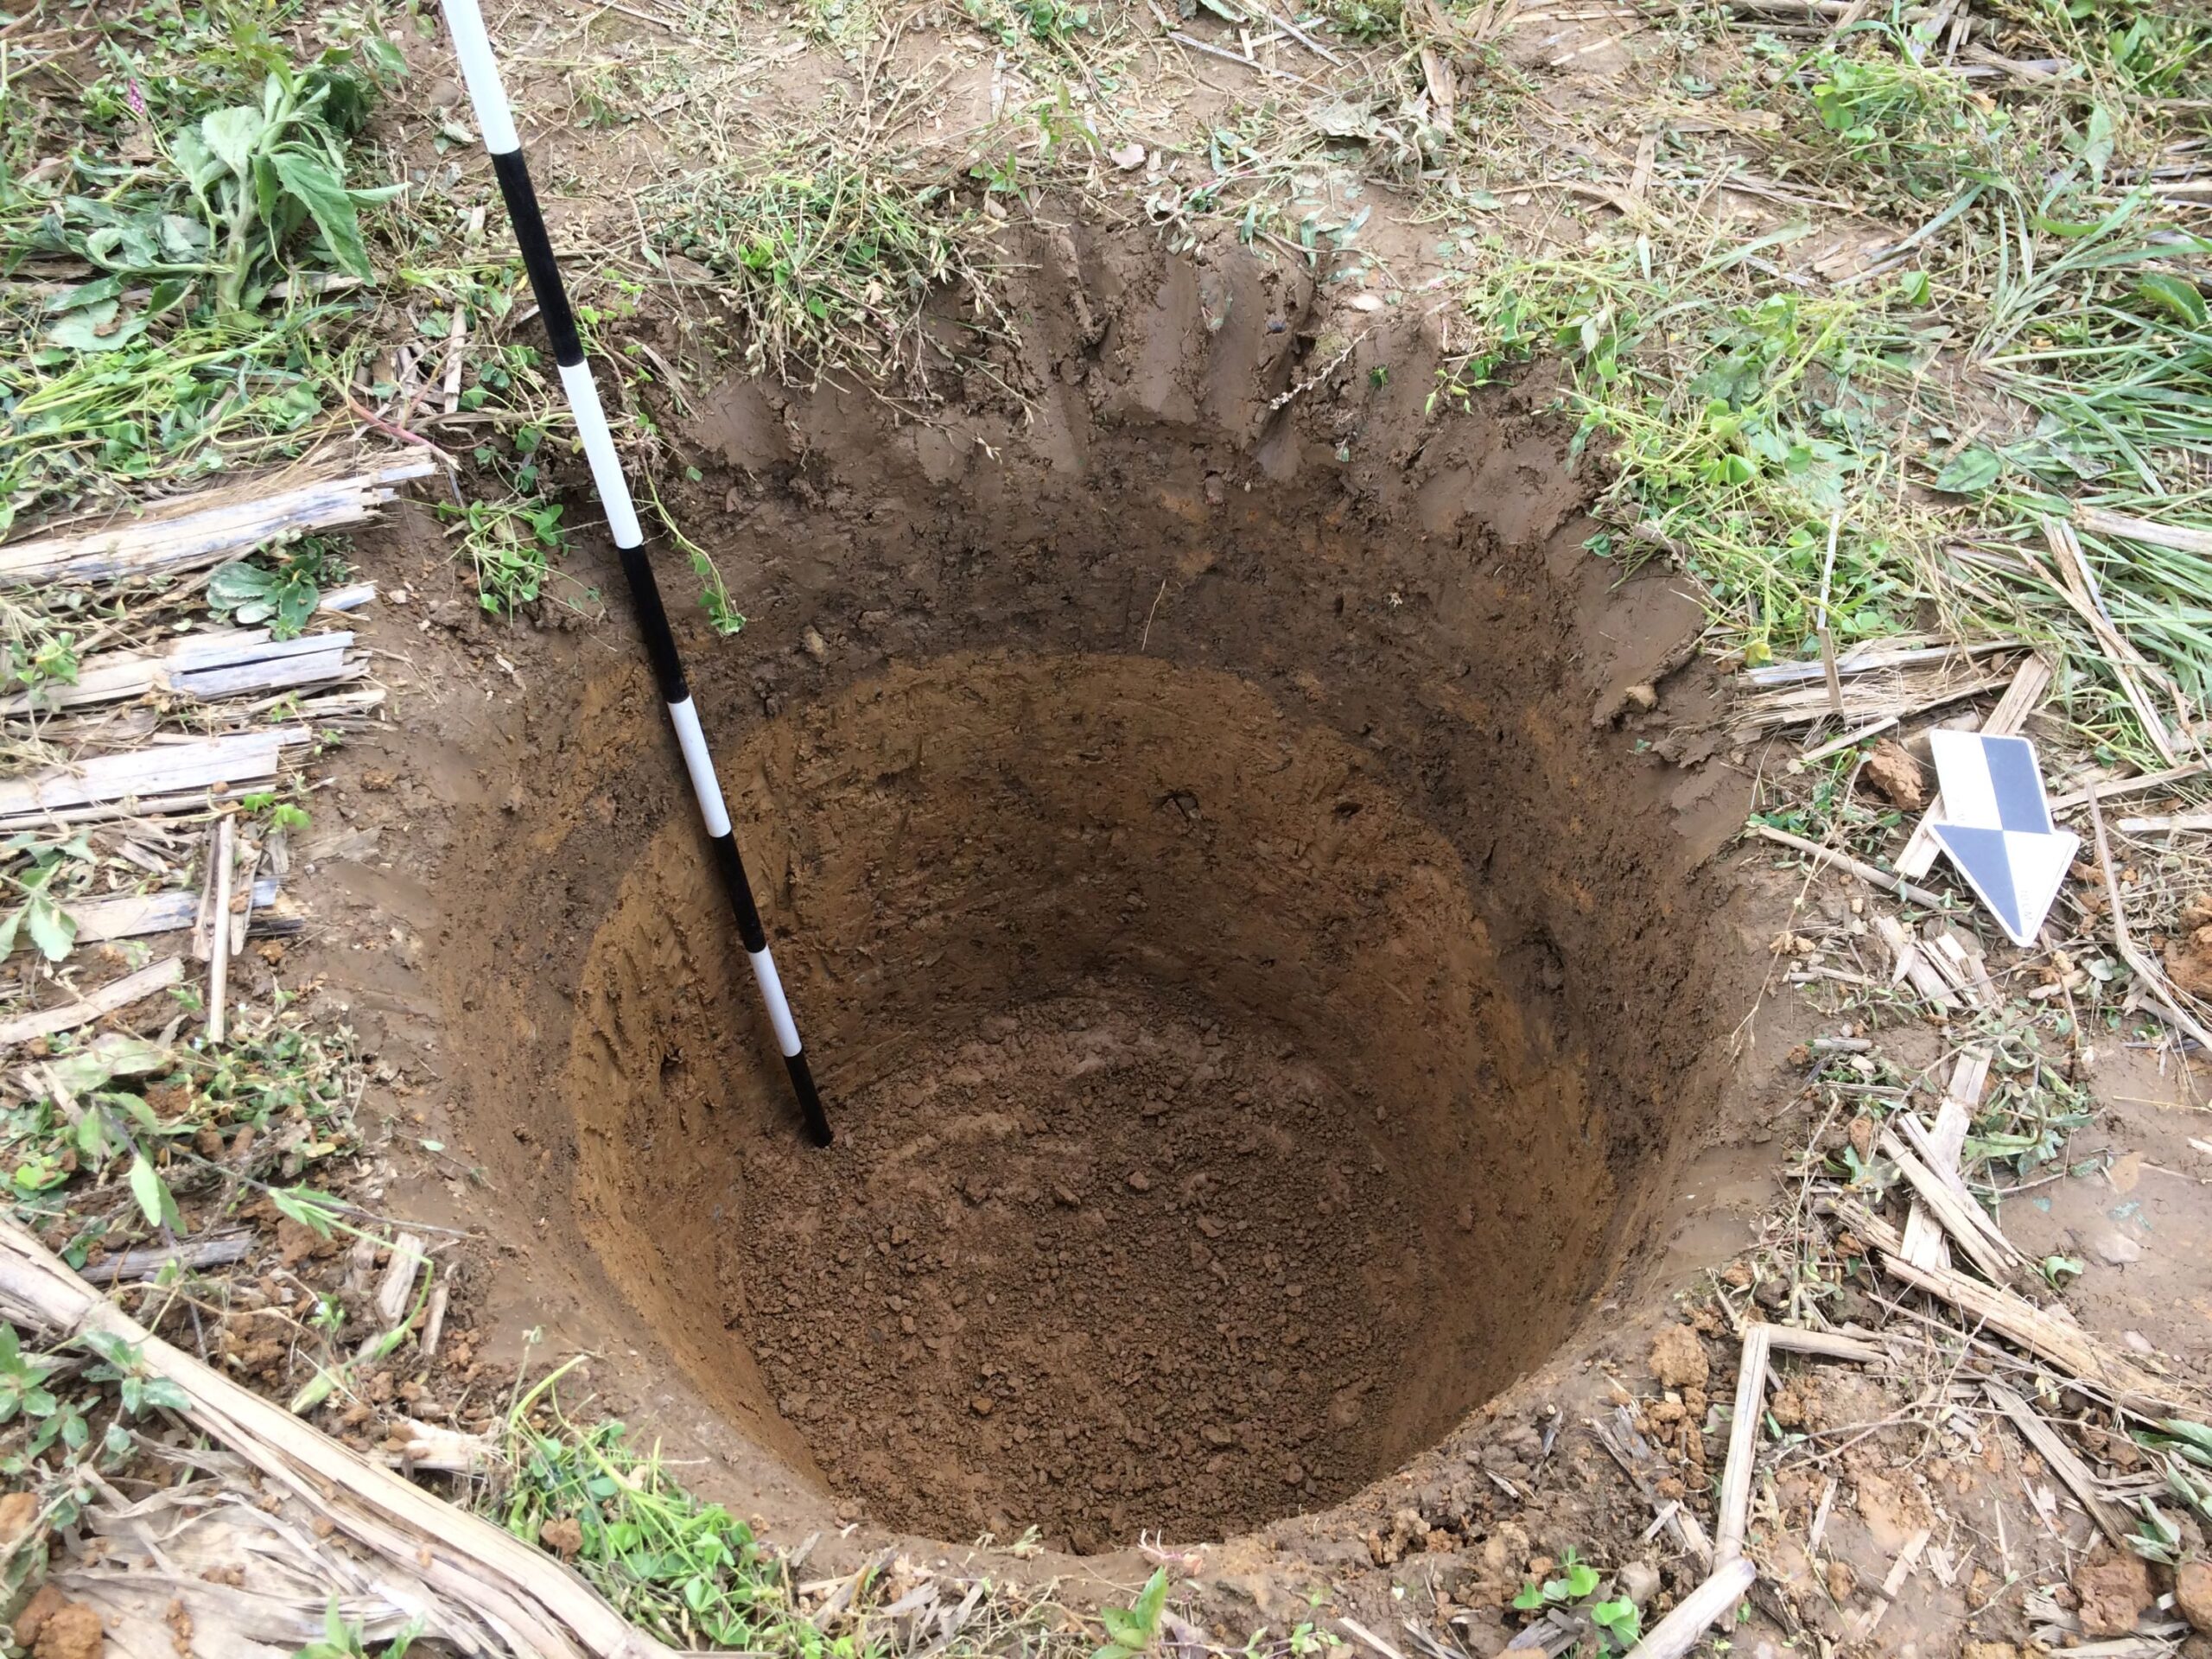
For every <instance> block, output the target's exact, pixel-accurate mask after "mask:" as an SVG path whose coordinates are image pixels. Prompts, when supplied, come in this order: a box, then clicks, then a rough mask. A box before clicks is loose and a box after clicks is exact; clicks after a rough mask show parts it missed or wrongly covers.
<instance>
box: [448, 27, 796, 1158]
mask: <svg viewBox="0 0 2212 1659" xmlns="http://www.w3.org/2000/svg"><path fill="white" fill-rule="evenodd" d="M443 4H444V7H445V14H446V27H447V28H448V29H450V30H451V31H452V32H453V43H454V52H455V54H457V55H458V56H459V57H460V59H461V79H462V80H464V81H465V82H467V86H468V101H469V103H470V104H472V105H474V107H475V110H476V125H477V128H478V130H480V131H481V132H482V133H483V135H484V148H485V149H486V151H488V152H489V153H490V155H491V157H492V170H493V172H494V173H496V174H497V175H499V194H500V195H501V196H502V197H504V198H505V200H506V204H507V217H508V219H510V220H512V222H513V225H514V230H515V240H516V242H517V243H518V244H519V245H520V246H521V248H522V263H523V268H524V270H527V271H528V272H529V273H530V286H531V290H532V291H533V292H534V293H535V294H536V295H537V313H538V315H540V316H541V317H543V319H544V320H545V333H546V334H547V336H548V338H549V339H550V341H551V343H552V346H553V360H554V362H555V363H556V364H557V365H559V366H560V370H561V389H562V390H563V391H564V392H566V393H567V394H568V398H569V412H570V413H572V414H573V415H574V416H575V419H576V430H577V432H578V433H579V434H581V435H582V438H583V442H584V456H585V459H586V460H588V461H589V462H590V463H591V478H592V484H593V486H594V488H596V489H597V490H598V492H599V499H600V505H601V506H602V507H604V508H605V509H606V511H607V527H608V528H609V529H610V530H612V531H613V532H614V545H615V548H616V549H617V550H619V551H620V554H621V556H622V574H623V575H624V576H626V578H628V580H629V583H630V602H631V605H632V607H633V608H634V609H635V610H636V611H637V613H638V631H639V632H640V633H641V634H643V635H644V636H645V655H646V656H647V657H648V658H651V659H652V667H653V678H654V679H655V680H656V681H658V683H659V686H660V695H661V696H662V698H663V700H664V701H665V702H667V704H668V718H669V723H670V724H671V725H672V726H674V727H675V728H676V741H677V743H678V744H679V745H681V746H682V747H683V764H684V766H685V768H686V769H687V770H688V771H689V772H690V774H691V791H692V793H693V794H695V795H696V796H697V797H698V798H699V816H700V817H702V818H703V819H705V820H706V824H707V834H708V836H709V837H711V838H712V840H713V842H714V843H715V861H716V862H717V863H718V864H719V865H720V866H721V874H722V884H723V886H724V887H727V888H728V890H729V902H730V908H731V909H732V910H734V911H735V912H737V936H738V938H739V939H740V940H741V941H742V942H743V944H744V945H745V954H746V956H747V957H748V958H750V959H751V961H752V963H753V978H754V979H755V980H757V981H759V982H760V1000H761V1001H764V1002H766V1004H767V1005H768V1020H769V1023H770V1024H772V1026H774V1027H775V1028H776V1046H777V1047H779V1048H780V1049H781V1050H782V1051H783V1053H784V1066H785V1070H786V1071H789V1072H790V1073H791V1087H792V1088H793V1089H794V1090H797V1091H798V1103H799V1109H800V1110H801V1111H803V1112H804V1114H805V1115H806V1128H807V1133H808V1135H810V1136H811V1137H812V1138H813V1141H814V1143H815V1145H817V1146H819V1147H826V1146H828V1145H829V1116H828V1115H827V1114H826V1113H824V1112H823V1109H822V1096H821V1095H820V1093H819V1092H818V1091H817V1090H816V1089H815V1086H814V1073H813V1072H812V1071H811V1070H810V1069H809V1067H808V1065H807V1063H806V1054H805V1052H804V1050H803V1049H801V1048H800V1046H799V1040H798V1025H797V1023H796V1022H794V1021H793V1020H792V1019H791V1004H790V1003H789V1002H787V1001H785V1000H784V987H783V982H782V981H781V980H780V979H779V978H778V977H777V975H776V959H775V958H774V957H772V956H771V955H770V954H769V952H768V935H767V932H766V930H765V929H763V928H762V927H761V925H760V907H759V906H756V905H755V904H754V903H753V884H752V883H751V882H750V881H748V880H746V876H745V861H744V860H743V859H742V858H741V857H740V856H739V855H738V851H737V837H736V836H734V835H733V834H732V833H731V832H730V824H729V809H728V806H727V805H726V804H724V803H723V800H722V787H721V784H720V783H719V782H718V781H716V779H715V763H714V759H713V757H712V756H710V755H709V753H707V739H706V735H705V734H704V733H702V731H700V729H699V711H698V710H697V709H696V708H694V707H693V706H692V702H691V691H690V687H689V686H687V685H686V684H685V683H684V679H683V658H680V657H679V656H677V651H676V636H675V635H674V634H672V633H671V632H669V628H668V612H667V610H666V608H665V607H664V606H663V605H662V604H661V598H660V584H659V583H658V582H655V581H654V580H653V572H652V565H651V564H649V563H646V560H645V536H644V534H643V533H642V532H641V531H639V528H638V510H637V508H636V506H635V505H633V504H632V501H631V499H630V486H629V485H628V484H627V483H626V481H625V480H624V479H623V477H622V463H621V462H620V461H619V460H617V459H616V458H615V454H614V439H613V435H612V434H611V433H610V432H608V430H607V414H606V411H605V410H602V409H601V407H600V403H599V387H598V385H596V384H595V383H594V381H593V379H592V373H591V365H589V364H588V363H587V362H585V361H584V349H583V346H582V342H581V341H579V340H577V338H576V320H575V314H574V313H573V312H571V311H570V310H569V295H568V290H567V289H564V288H563V286H562V285H561V269H560V267H559V265H557V264H555V263H554V259H553V245H552V243H551V242H550V241H549V240H547V238H546V235H545V219H544V217H543V215H542V214H541V213H539V212H538V211H537V191H535V190H534V189H532V188H531V182H530V168H529V167H528V166H527V165H526V164H525V163H524V161H523V156H522V140H521V139H520V138H519V137H518V136H517V135H516V132H515V118H514V111H512V109H510V108H509V107H508V105H507V93H506V88H505V86H502V85H501V84H500V81H499V63H498V62H497V60H494V59H493V56H492V41H491V38H490V36H488V35H486V33H485V32H484V14H483V13H482V12H481V11H480V10H478V8H477V3H476V0H443Z"/></svg>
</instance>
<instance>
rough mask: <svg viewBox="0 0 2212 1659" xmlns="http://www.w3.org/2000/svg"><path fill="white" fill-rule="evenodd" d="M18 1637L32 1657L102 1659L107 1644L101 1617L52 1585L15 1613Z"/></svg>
mask: <svg viewBox="0 0 2212 1659" xmlns="http://www.w3.org/2000/svg"><path fill="white" fill-rule="evenodd" d="M14 1628H15V1633H16V1642H17V1643H20V1644H21V1645H22V1646H23V1647H24V1648H26V1649H29V1651H30V1654H31V1656H32V1659H99V1655H100V1654H101V1653H102V1652H103V1651H105V1649H106V1647H107V1633H106V1631H105V1630H103V1629H102V1628H101V1626H100V1616H99V1613H97V1612H95V1611H93V1610H92V1608H90V1607H87V1606H86V1605H85V1604H84V1603H83V1602H81V1601H71V1600H70V1599H68V1598H67V1597H66V1596H64V1595H63V1594H62V1593H61V1592H60V1591H59V1590H57V1589H55V1588H54V1586H52V1585H50V1584H42V1585H41V1586H39V1588H38V1593H37V1594H36V1595H35V1596H33V1597H32V1598H31V1599H30V1600H29V1603H27V1604H26V1605H25V1606H24V1608H23V1611H22V1612H20V1613H18V1614H16V1623H15V1627H14Z"/></svg>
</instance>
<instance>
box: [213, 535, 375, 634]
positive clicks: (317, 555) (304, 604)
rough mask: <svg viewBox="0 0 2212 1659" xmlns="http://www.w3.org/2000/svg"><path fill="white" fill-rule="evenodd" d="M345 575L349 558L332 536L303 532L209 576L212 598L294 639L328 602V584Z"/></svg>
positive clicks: (247, 623)
mask: <svg viewBox="0 0 2212 1659" xmlns="http://www.w3.org/2000/svg"><path fill="white" fill-rule="evenodd" d="M345 579H346V565H345V562H344V560H343V559H341V558H340V556H339V555H338V553H337V551H336V550H335V548H334V545H333V543H331V541H330V540H329V539H328V538H327V537H321V536H298V537H293V538H291V539H290V540H289V541H285V542H281V543H277V544H275V545H274V546H272V547H270V548H267V549H264V550H263V551H262V552H260V553H258V554H257V555H256V556H255V557H254V558H252V559H232V560H231V561H230V562H229V563H225V564H219V565H217V566H216V567H215V569H214V570H213V572H212V573H211V574H210V575H209V576H208V579H207V603H208V607H209V608H211V609H212V610H213V612H214V613H215V614H216V615H218V616H220V617H227V618H228V619H229V620H231V621H232V622H235V623H237V624H238V625H239V626H242V627H251V626H255V625H257V624H258V623H263V622H266V623H267V624H268V625H269V632H270V636H271V637H272V638H275V639H296V638H297V637H298V635H299V632H300V630H301V629H302V628H303V627H305V626H307V623H308V619H309V618H310V617H312V616H313V615H314V614H315V607H316V606H318V605H320V604H321V602H322V593H323V589H324V588H327V587H329V586H331V585H333V584H334V583H335V582H343V581H344V580H345Z"/></svg>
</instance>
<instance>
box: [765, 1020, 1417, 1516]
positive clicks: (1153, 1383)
mask: <svg viewBox="0 0 2212 1659" xmlns="http://www.w3.org/2000/svg"><path fill="white" fill-rule="evenodd" d="M839 1107H840V1122H841V1123H842V1125H843V1126H844V1127H843V1129H842V1134H841V1135H840V1138H839V1140H838V1142H837V1144H836V1147H834V1148H833V1149H832V1150H831V1151H830V1152H829V1154H826V1155H825V1154H817V1153H816V1152H814V1151H813V1150H812V1149H811V1148H810V1147H803V1146H799V1145H797V1144H795V1143H793V1142H792V1141H789V1140H783V1141H772V1142H769V1143H766V1145H764V1147H762V1148H761V1150H760V1152H759V1153H758V1154H756V1155H755V1156H753V1158H752V1159H751V1160H749V1161H748V1170H747V1173H748V1176H749V1184H750V1185H751V1187H752V1189H753V1190H752V1192H751V1194H750V1196H749V1201H750V1203H751V1204H752V1205H753V1206H754V1207H755V1208H756V1210H757V1211H759V1212H760V1213H765V1214H773V1215H775V1216H777V1217H780V1219H781V1222H782V1224H781V1225H780V1226H779V1227H777V1228H775V1229H773V1230H760V1231H756V1232H753V1233H751V1234H749V1235H748V1239H747V1243H748V1248H747V1250H746V1252H745V1254H746V1255H747V1257H748V1258H749V1260H748V1263H747V1265H748V1268H749V1269H750V1271H749V1273H748V1274H747V1281H748V1282H749V1284H750V1285H751V1286H752V1293H751V1297H750V1305H749V1307H748V1309H747V1320H746V1324H747V1329H748V1331H749V1332H750V1334H751V1338H752V1343H753V1351H754V1354H755V1355H756V1357H758V1359H759V1362H760V1367H761V1370H762V1373H763V1376H765V1378H766V1381H767V1383H768V1384H769V1386H770V1388H771V1389H772V1390H773V1392H774V1395H775V1398H776V1405H777V1408H778V1409H779V1411H780V1412H781V1413H782V1414H783V1416H784V1417H785V1421H789V1422H791V1423H792V1424H794V1425H795V1426H797V1427H799V1428H800V1430H801V1432H802V1433H804V1434H805V1435H806V1437H807V1439H808V1442H809V1444H810V1446H811V1448H812V1450H813V1452H814V1454H815V1456H816V1458H817V1460H818V1461H819V1462H820V1464H821V1465H822V1466H823V1471H824V1472H825V1473H826V1474H827V1475H828V1476H829V1478H830V1479H831V1480H832V1482H833V1483H835V1484H836V1485H837V1486H838V1487H839V1488H840V1489H841V1490H847V1491H855V1492H859V1493H864V1494H865V1495H866V1496H867V1498H868V1503H869V1505H870V1507H871V1509H872V1510H874V1511H875V1512H876V1513H878V1514H879V1515H880V1516H882V1517H883V1518H884V1519H886V1520H887V1521H889V1522H892V1523H893V1524H894V1525H898V1526H901V1527H906V1528H912V1529H925V1528H926V1529H945V1530H948V1531H950V1532H951V1533H952V1534H954V1535H963V1534H967V1535H973V1534H977V1533H982V1532H990V1533H993V1534H995V1535H997V1536H999V1537H1001V1538H1012V1537H1015V1536H1018V1535H1020V1533H1021V1532H1022V1530H1023V1529H1026V1528H1027V1527H1030V1526H1035V1527H1038V1528H1039V1529H1041V1530H1042V1532H1043V1535H1044V1538H1045V1541H1046V1543H1047V1544H1049V1545H1051V1546H1052V1547H1055V1548H1072V1549H1074V1550H1076V1551H1077V1552H1079V1553H1085V1554H1088V1553H1090V1552H1092V1551H1096V1550H1097V1549H1099V1548H1103V1547H1105V1546H1107V1545H1108V1544H1109V1543H1112V1542H1114V1541H1118V1540H1121V1539H1123V1538H1130V1537H1135V1536H1136V1535H1138V1534H1139V1533H1140V1532H1151V1533H1156V1534H1164V1535H1166V1537H1167V1538H1169V1539H1171V1540H1172V1539H1185V1538H1198V1537H1205V1536H1209V1535H1212V1534H1213V1533H1214V1532H1216V1531H1217V1530H1221V1529H1228V1530H1232V1531H1233V1530H1237V1529H1243V1528H1245V1527H1249V1526H1251V1525H1255V1524H1256V1523H1258V1522H1262V1521H1264V1520H1266V1519H1268V1518H1269V1517H1270V1516H1273V1515H1274V1514H1277V1513H1280V1512H1281V1510H1285V1509H1287V1508H1294V1507H1296V1508H1304V1507H1312V1506H1313V1505H1314V1504H1316V1503H1324V1502H1328V1501H1331V1500H1333V1499H1336V1498H1339V1497H1344V1496H1346V1495H1348V1494H1349V1493H1350V1492H1351V1491H1354V1490H1356V1489H1357V1487H1358V1486H1359V1485H1361V1484H1363V1482H1364V1481H1365V1479H1366V1478H1368V1477H1369V1476H1370V1475H1371V1474H1372V1473H1373V1471H1374V1470H1375V1469H1376V1467H1377V1466H1378V1462H1377V1457H1376V1453H1377V1452H1378V1450H1379V1449H1380V1448H1378V1447H1376V1446H1375V1444H1374V1442H1375V1440H1376V1435H1377V1433H1378V1427H1379V1426H1378V1423H1377V1421H1376V1412H1375V1411H1374V1410H1373V1409H1372V1408H1371V1406H1370V1399H1369V1396H1370V1395H1376V1397H1377V1398H1378V1399H1383V1398H1387V1397H1388V1395H1389V1383H1390V1377H1391V1374H1392V1373H1393V1372H1394V1371H1395V1370H1397V1369H1398V1367H1399V1366H1400V1365H1401V1363H1402V1359H1403V1357H1404V1349H1405V1340H1406V1336H1407V1332H1408V1326H1409V1325H1410V1324H1411V1323H1412V1322H1413V1320H1414V1314H1415V1310H1414V1308H1413V1307H1410V1306H1408V1302H1407V1293H1408V1289H1409V1288H1410V1285H1411V1282H1413V1281H1416V1280H1417V1279H1418V1270H1417V1269H1414V1270H1413V1271H1411V1272H1409V1271H1408V1262H1406V1260H1405V1257H1406V1255H1407V1243H1406V1241H1407V1239H1408V1236H1410V1235H1411V1233H1412V1232H1413V1230H1414V1208H1413V1206H1412V1205H1409V1204H1408V1197H1407V1195H1406V1193H1405V1192H1404V1191H1403V1190H1402V1179H1401V1178H1400V1177H1399V1176H1398V1175H1397V1174H1396V1173H1394V1172H1393V1170H1392V1167H1391V1165H1390V1162H1389V1159H1388V1157H1387V1156H1386V1153H1385V1150H1384V1148H1383V1147H1380V1146H1378V1145H1376V1144H1371V1143H1370V1136H1369V1132H1370V1131H1371V1130H1373V1128H1375V1126H1376V1116H1377V1114H1376V1112H1375V1111H1374V1110H1372V1109H1369V1110H1366V1111H1363V1110H1362V1109H1360V1108H1359V1107H1358V1106H1357V1103H1354V1102H1353V1101H1351V1100H1350V1099H1348V1098H1346V1097H1345V1096H1344V1094H1343V1092H1342V1091H1341V1090H1338V1088H1337V1087H1336V1086H1335V1085H1334V1084H1332V1083H1331V1082H1330V1081H1329V1080H1328V1078H1327V1077H1325V1075H1324V1074H1323V1073H1322V1072H1321V1071H1319V1069H1317V1068H1316V1067H1315V1066H1313V1065H1311V1064H1309V1063H1308V1062H1307V1061H1306V1059H1305V1058H1302V1057H1301V1056H1300V1054H1299V1052H1298V1051H1297V1049H1296V1048H1295V1046H1294V1045H1293V1044H1292V1043H1291V1042H1290V1041H1289V1040H1288V1039H1287V1037H1286V1036H1285V1035H1284V1034H1283V1033H1279V1032H1270V1031H1265V1030H1255V1029H1249V1028H1243V1029H1240V1028H1237V1027H1224V1025H1223V1024H1222V1023H1221V1022H1220V1021H1219V1020H1218V1019H1217V1018H1216V1017H1215V1016H1214V1015H1213V1014H1211V1013H1210V1012H1208V1011H1205V1010H1185V1009H1178V1008H1176V1007H1173V1006H1172V1005H1166V1004H1163V1003H1162V1002H1161V1001H1159V1000H1158V999H1156V998H1155V997H1154V995H1151V994H1150V993H1149V991H1148V990H1143V989H1136V988H1130V987H1127V986H1119V985H1111V984H1109V985H1100V986H1090V987H1086V988H1084V989H1083V990H1082V991H1081V992H1080V993H1078V994H1076V995H1067V996H1062V997H1055V998H1052V1000H1050V1001H1043V1002H1039V1003H1034V1004H1032V1005H1030V1006H1028V1007H1022V1008H1020V1009H1018V1010H1015V1011H1013V1012H1011V1013H1008V1014H997V1015H993V1016H990V1017H988V1018H987V1019H985V1020H983V1021H982V1024H981V1026H980V1027H979V1029H978V1030H977V1031H976V1033H975V1034H974V1036H973V1037H972V1038H971V1039H969V1040H966V1041H962V1042H958V1043H956V1044H954V1045H951V1046H949V1047H947V1048H945V1049H944V1050H941V1051H939V1052H933V1053H929V1054H925V1055H923V1056H920V1057H918V1058H917V1061H916V1063H915V1064H914V1065H912V1066H911V1067H910V1068H906V1069H905V1071H904V1075H903V1076H902V1077H900V1078H898V1079H893V1080H887V1081H886V1082H884V1083H882V1084H878V1085H877V1086H876V1087H874V1088H873V1089H870V1090H866V1091H864V1092H862V1093H861V1094H859V1095H857V1096H853V1097H850V1098H848V1099H846V1100H843V1101H841V1102H840V1103H839ZM1378 1390H1379V1393H1378Z"/></svg>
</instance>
